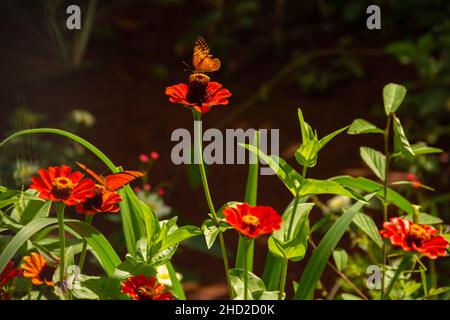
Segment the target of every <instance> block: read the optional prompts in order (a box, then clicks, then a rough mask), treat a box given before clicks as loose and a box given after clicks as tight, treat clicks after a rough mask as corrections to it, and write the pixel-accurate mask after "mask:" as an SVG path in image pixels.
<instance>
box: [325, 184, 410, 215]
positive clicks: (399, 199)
mask: <svg viewBox="0 0 450 320" xmlns="http://www.w3.org/2000/svg"><path fill="white" fill-rule="evenodd" d="M331 180H333V181H337V182H339V184H341V185H344V186H348V187H350V188H354V189H360V190H363V191H365V192H367V193H372V192H376V194H377V196H378V197H383V195H384V191H383V185H382V184H380V183H378V182H375V181H372V180H370V179H367V178H364V177H359V178H353V177H350V176H339V177H334V178H331ZM387 201H388V202H389V203H392V204H394V205H396V206H397V207H399V208H400V209H402V210H403V211H405V212H406V213H408V214H409V215H412V214H413V212H414V209H413V207H412V205H411V203H410V202H409V201H408V200H407V199H406V198H404V197H403V196H402V195H400V194H399V193H397V192H395V191H394V190H392V189H390V188H388V189H387Z"/></svg>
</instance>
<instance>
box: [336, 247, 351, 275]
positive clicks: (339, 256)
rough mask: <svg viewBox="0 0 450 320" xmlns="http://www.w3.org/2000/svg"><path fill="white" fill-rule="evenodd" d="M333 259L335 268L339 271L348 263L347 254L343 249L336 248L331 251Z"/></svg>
mask: <svg viewBox="0 0 450 320" xmlns="http://www.w3.org/2000/svg"><path fill="white" fill-rule="evenodd" d="M333 259H334V263H335V264H336V268H338V270H339V271H342V270H344V269H345V268H346V267H347V263H348V254H347V252H346V251H345V250H344V249H336V250H334V251H333Z"/></svg>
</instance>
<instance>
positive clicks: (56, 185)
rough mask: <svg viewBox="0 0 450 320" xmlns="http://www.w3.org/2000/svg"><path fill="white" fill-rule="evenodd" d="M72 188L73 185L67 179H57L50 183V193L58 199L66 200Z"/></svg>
mask: <svg viewBox="0 0 450 320" xmlns="http://www.w3.org/2000/svg"><path fill="white" fill-rule="evenodd" d="M73 188H75V185H74V184H73V182H72V180H70V179H69V178H65V177H58V178H55V179H54V180H53V182H52V193H53V194H54V195H55V197H57V198H59V199H66V198H68V197H69V196H70V194H71V192H72V190H73Z"/></svg>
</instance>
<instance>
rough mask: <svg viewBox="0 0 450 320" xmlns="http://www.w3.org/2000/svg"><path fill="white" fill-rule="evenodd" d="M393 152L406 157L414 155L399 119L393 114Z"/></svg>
mask: <svg viewBox="0 0 450 320" xmlns="http://www.w3.org/2000/svg"><path fill="white" fill-rule="evenodd" d="M394 152H395V153H399V154H402V155H404V156H407V157H414V155H415V154H414V151H413V149H412V148H411V145H410V144H409V141H408V138H406V135H405V131H404V130H403V127H402V124H401V122H400V119H399V118H397V117H396V116H394Z"/></svg>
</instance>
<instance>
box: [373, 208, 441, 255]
mask: <svg viewBox="0 0 450 320" xmlns="http://www.w3.org/2000/svg"><path fill="white" fill-rule="evenodd" d="M383 228H384V229H383V230H381V231H380V234H381V235H382V236H383V237H385V238H389V240H390V241H391V244H392V245H394V246H399V247H401V248H402V249H403V250H405V251H408V252H409V251H416V252H419V253H421V254H423V255H425V256H427V257H428V258H430V259H436V258H438V257H439V256H446V255H447V248H448V247H449V243H448V241H447V240H446V239H445V238H444V237H443V236H440V235H435V234H436V233H438V232H439V230H437V229H436V228H434V227H432V226H429V225H423V224H417V223H414V222H412V221H410V220H406V219H402V218H398V217H397V218H391V219H390V222H385V223H384V224H383Z"/></svg>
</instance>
